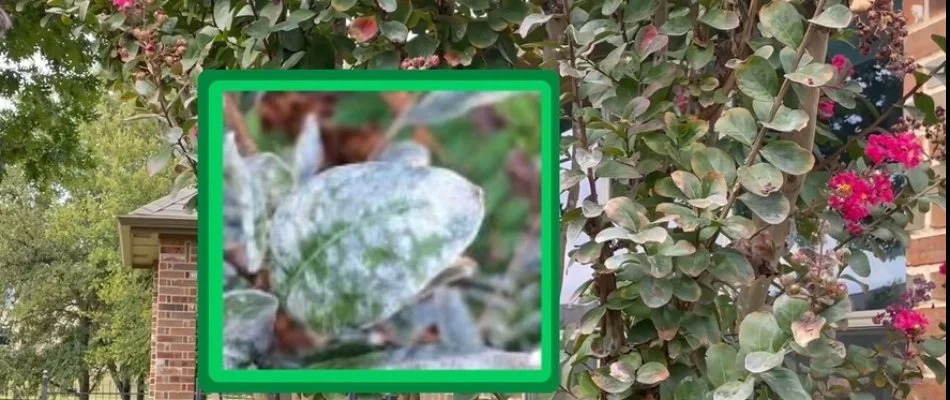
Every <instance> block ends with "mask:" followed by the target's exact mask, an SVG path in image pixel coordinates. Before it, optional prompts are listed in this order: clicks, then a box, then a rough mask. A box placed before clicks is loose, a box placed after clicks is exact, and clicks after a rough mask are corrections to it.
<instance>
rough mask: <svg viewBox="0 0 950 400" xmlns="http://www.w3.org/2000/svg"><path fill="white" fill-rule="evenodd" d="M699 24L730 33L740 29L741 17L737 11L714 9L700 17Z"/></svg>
mask: <svg viewBox="0 0 950 400" xmlns="http://www.w3.org/2000/svg"><path fill="white" fill-rule="evenodd" d="M699 22H702V23H704V24H706V25H709V26H711V27H713V28H716V29H719V30H721V31H728V30H732V29H736V28H738V27H739V15H738V14H736V12H735V11H726V10H723V9H721V8H713V9H710V10H708V11H706V13H704V14H703V15H702V16H701V17H699Z"/></svg>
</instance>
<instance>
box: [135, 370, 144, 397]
mask: <svg viewBox="0 0 950 400" xmlns="http://www.w3.org/2000/svg"><path fill="white" fill-rule="evenodd" d="M135 389H136V392H137V393H136V395H135V400H145V375H139V376H138V378H136V379H135Z"/></svg>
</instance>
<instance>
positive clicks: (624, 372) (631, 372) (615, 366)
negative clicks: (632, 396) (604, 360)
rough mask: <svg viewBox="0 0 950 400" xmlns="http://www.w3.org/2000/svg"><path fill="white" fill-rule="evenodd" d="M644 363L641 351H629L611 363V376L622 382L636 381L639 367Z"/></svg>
mask: <svg viewBox="0 0 950 400" xmlns="http://www.w3.org/2000/svg"><path fill="white" fill-rule="evenodd" d="M642 364H643V360H642V359H641V358H640V353H636V352H634V353H628V354H624V355H622V356H620V358H619V359H618V360H617V361H615V362H613V363H612V364H610V376H612V377H614V378H615V379H617V380H619V381H621V382H630V383H632V382H636V379H637V369H639V368H640V365H642Z"/></svg>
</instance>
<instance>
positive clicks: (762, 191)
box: [737, 163, 785, 196]
mask: <svg viewBox="0 0 950 400" xmlns="http://www.w3.org/2000/svg"><path fill="white" fill-rule="evenodd" d="M737 174H738V176H739V184H741V185H742V187H744V188H745V189H746V190H748V191H749V192H750V193H755V194H756V195H758V196H768V195H769V194H771V193H775V192H778V191H779V190H780V189H781V188H782V185H784V184H785V176H784V175H782V172H781V171H779V170H778V169H777V168H775V167H774V166H772V164H769V163H758V164H753V165H752V166H750V167H742V168H739V170H738V172H737Z"/></svg>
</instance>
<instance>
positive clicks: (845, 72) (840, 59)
mask: <svg viewBox="0 0 950 400" xmlns="http://www.w3.org/2000/svg"><path fill="white" fill-rule="evenodd" d="M831 65H832V66H833V67H835V71H838V76H839V77H841V78H844V77H848V76H851V74H852V73H854V68H852V67H851V62H850V61H848V58H847V57H845V56H843V55H841V54H836V55H835V56H834V57H831Z"/></svg>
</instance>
